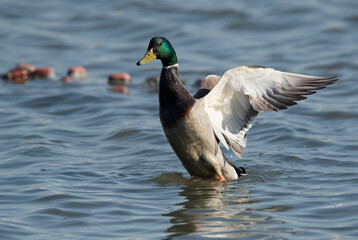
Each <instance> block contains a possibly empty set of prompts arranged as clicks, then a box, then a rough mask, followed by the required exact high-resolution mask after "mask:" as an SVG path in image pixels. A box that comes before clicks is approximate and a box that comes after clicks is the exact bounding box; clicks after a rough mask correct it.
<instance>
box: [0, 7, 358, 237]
mask: <svg viewBox="0 0 358 240" xmlns="http://www.w3.org/2000/svg"><path fill="white" fill-rule="evenodd" d="M357 9H358V4H357V2H356V1H355V0H344V1H340V2H337V1H296V2H293V1H289V2H288V1H280V0H276V1H267V2H264V1H240V2H238V1H210V2H209V1H163V0H158V1H139V0H138V1H109V0H107V1H93V0H90V1H41V0H31V1H12V0H11V1H10V0H2V1H1V8H0V29H1V31H0V52H1V56H2V57H1V58H0V70H1V71H2V72H5V71H6V70H7V69H9V68H12V67H13V66H15V64H16V63H18V62H20V61H24V62H28V63H31V64H34V65H36V66H52V67H54V68H55V71H56V73H57V76H58V77H57V78H56V79H54V80H43V81H36V82H30V83H29V84H26V85H13V84H8V83H4V82H1V83H0V186H1V188H0V238H1V239H207V238H218V239H223V238H235V239H238V238H243V239H293V238H295V239H296V238H298V239H303V238H308V239H350V238H351V239H355V238H357V237H358V217H357V216H358V190H357V184H358V173H357V172H358V171H357V170H358V159H357V153H358V134H357V133H358V125H357V120H358V112H357V109H358V97H357V90H358V88H357V84H356V82H357V79H356V75H357V72H358V60H357V59H358V45H357V39H358V12H357ZM155 35H164V36H166V37H167V38H168V39H169V40H170V41H171V42H172V44H173V46H174V47H175V49H176V51H177V53H178V57H179V64H180V74H181V77H182V78H183V79H184V80H185V81H186V85H187V87H188V88H189V89H190V91H191V92H194V91H195V89H194V87H192V83H193V82H194V80H195V79H197V78H200V77H203V76H205V75H207V74H210V73H216V74H221V73H223V72H224V71H225V70H227V69H228V68H232V67H235V66H238V65H247V64H260V65H264V66H269V67H274V68H277V69H280V70H283V71H289V72H299V73H305V74H309V75H322V76H333V75H337V76H338V77H339V79H340V81H338V82H337V83H336V84H334V85H332V86H329V87H328V88H327V89H324V90H322V91H320V92H319V93H318V94H316V95H312V96H310V97H309V99H308V100H307V101H305V102H301V103H300V104H298V105H297V106H294V107H292V108H290V109H289V110H287V111H282V112H278V113H263V114H260V116H259V118H258V119H257V120H256V122H255V125H254V127H253V128H252V129H251V130H250V132H249V134H248V147H247V149H246V150H245V153H244V157H243V159H242V160H240V159H237V158H236V156H234V154H232V153H231V152H227V151H225V153H226V155H227V156H229V157H230V159H231V160H232V161H233V162H234V163H236V164H238V165H239V166H244V167H245V168H246V170H247V171H248V173H249V175H248V176H247V177H242V178H240V179H239V180H238V181H235V182H226V183H222V182H213V181H204V180H199V181H194V182H193V181H192V182H190V181H188V179H189V175H188V173H187V172H186V171H185V170H184V168H183V167H182V165H181V163H180V161H179V160H178V159H177V157H176V156H175V154H174V153H173V151H172V150H171V148H170V146H169V144H168V143H167V140H166V139H165V136H164V134H163V131H162V129H161V126H160V122H159V117H158V97H157V94H156V93H153V91H151V90H150V89H149V88H147V87H145V86H143V85H142V82H143V81H144V80H145V79H146V78H147V77H148V76H155V75H158V74H159V71H160V67H161V65H160V63H159V62H158V61H157V62H155V63H151V64H149V65H146V66H143V67H141V68H138V67H137V66H135V63H136V61H137V60H139V58H141V57H142V56H143V54H144V52H145V50H146V48H147V44H148V41H149V39H150V38H151V37H152V36H155ZM75 65H83V66H84V67H86V68H87V69H88V71H89V73H90V76H89V77H88V78H87V79H85V80H82V81H79V82H77V83H74V84H68V85H64V84H62V83H60V81H59V78H60V77H61V76H62V75H64V74H65V73H66V71H67V69H68V68H69V67H71V66H75ZM121 71H125V72H128V73H130V74H131V75H132V84H131V86H130V88H129V93H128V94H119V93H116V92H114V91H112V90H111V89H109V88H108V86H107V76H108V75H109V74H111V73H113V72H121Z"/></svg>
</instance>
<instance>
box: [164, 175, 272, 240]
mask: <svg viewBox="0 0 358 240" xmlns="http://www.w3.org/2000/svg"><path fill="white" fill-rule="evenodd" d="M173 176H174V174H173ZM159 178H160V177H159ZM166 178H168V176H166ZM173 178H175V179H176V180H173V181H175V182H176V183H177V184H178V176H177V175H175V176H174V177H173ZM158 182H159V183H160V181H158ZM175 182H169V183H168V182H166V184H175ZM161 183H163V182H161ZM180 184H182V187H181V192H180V193H179V195H180V196H183V197H184V198H185V201H184V202H181V203H178V204H176V205H177V206H178V209H177V210H175V211H172V212H169V213H164V214H163V216H167V217H170V218H171V219H170V223H171V224H172V226H171V227H170V228H168V229H167V231H166V232H167V234H168V238H172V237H177V236H183V235H193V234H194V235H195V234H199V235H200V236H202V237H232V238H238V237H245V236H252V237H253V235H257V234H258V232H255V231H254V229H252V228H250V227H249V226H251V225H253V224H257V223H259V222H267V221H270V217H268V216H263V215H261V214H259V213H257V212H255V211H253V210H252V209H250V205H251V204H253V203H254V202H255V201H253V200H250V199H249V195H250V193H249V192H248V191H247V190H246V189H245V188H244V187H243V186H240V183H238V182H237V181H233V182H216V181H211V180H210V181H209V180H195V181H190V180H187V179H185V178H182V179H181V181H180ZM179 206H181V207H179ZM179 208H180V209H179Z"/></svg>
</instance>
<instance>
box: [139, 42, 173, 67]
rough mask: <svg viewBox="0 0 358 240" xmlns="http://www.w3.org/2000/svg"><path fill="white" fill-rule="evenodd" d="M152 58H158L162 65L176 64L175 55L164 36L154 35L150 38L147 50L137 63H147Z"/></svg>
mask: <svg viewBox="0 0 358 240" xmlns="http://www.w3.org/2000/svg"><path fill="white" fill-rule="evenodd" d="M153 59H160V60H161V61H162V64H163V66H164V67H167V66H170V65H173V64H176V63H177V62H178V61H177V55H176V53H175V51H174V48H173V47H172V45H171V44H170V42H169V41H168V39H166V38H165V37H154V38H152V39H151V40H150V42H149V46H148V49H147V52H146V53H145V55H144V57H143V58H142V59H141V60H139V61H138V62H137V65H138V66H139V65H143V64H147V63H149V62H150V61H152V60H153Z"/></svg>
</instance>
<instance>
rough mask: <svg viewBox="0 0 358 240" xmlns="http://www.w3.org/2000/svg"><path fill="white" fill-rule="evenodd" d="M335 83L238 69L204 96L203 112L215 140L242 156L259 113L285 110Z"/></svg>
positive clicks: (260, 69) (264, 70) (257, 69)
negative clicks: (205, 113)
mask: <svg viewBox="0 0 358 240" xmlns="http://www.w3.org/2000/svg"><path fill="white" fill-rule="evenodd" d="M336 80H337V79H336V78H322V77H314V76H307V75H302V74H295V73H285V72H280V71H277V70H275V69H272V68H264V67H260V66H240V67H237V68H233V69H230V70H228V71H226V72H225V73H224V74H223V76H222V77H221V78H220V80H219V82H218V83H217V84H216V86H215V87H214V88H213V89H212V90H211V91H210V92H209V93H208V94H207V95H206V96H205V97H204V103H205V111H206V112H207V113H208V115H209V118H210V121H211V123H212V126H213V129H214V132H215V135H216V136H217V137H218V139H219V140H220V141H221V142H222V143H223V145H224V146H225V147H226V148H227V149H229V147H230V148H231V149H232V150H233V151H234V152H235V153H236V155H238V156H239V157H241V155H242V152H243V148H244V147H246V132H247V131H248V130H249V129H250V128H251V127H252V124H253V122H254V120H255V119H256V116H257V114H258V113H259V112H262V111H278V110H280V109H286V108H287V106H291V105H294V104H296V102H295V101H299V100H303V99H305V97H303V96H302V95H308V94H313V93H315V92H314V91H313V90H318V89H321V88H324V86H325V85H330V84H333V83H334V82H335V81H336Z"/></svg>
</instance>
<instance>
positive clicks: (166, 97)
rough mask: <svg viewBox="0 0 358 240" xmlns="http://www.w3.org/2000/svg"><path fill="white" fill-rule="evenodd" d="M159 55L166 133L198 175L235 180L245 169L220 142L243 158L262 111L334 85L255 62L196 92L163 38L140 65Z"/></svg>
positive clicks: (282, 106) (330, 80)
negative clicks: (185, 81) (182, 78)
mask: <svg viewBox="0 0 358 240" xmlns="http://www.w3.org/2000/svg"><path fill="white" fill-rule="evenodd" d="M155 58H158V59H160V60H161V61H162V64H163V68H162V72H161V75H160V81H159V113H160V120H161V123H162V126H163V129H164V132H165V135H166V137H167V139H168V141H169V143H170V145H171V146H172V148H173V150H174V152H175V153H176V154H177V156H178V157H179V159H180V160H181V162H182V164H183V165H184V167H185V169H186V170H187V171H188V172H189V173H190V174H191V175H192V176H195V177H202V178H212V179H217V180H220V181H221V180H235V179H237V178H238V177H239V176H240V175H241V174H244V173H245V170H244V169H243V168H237V167H235V166H234V165H233V164H231V163H230V162H229V161H228V160H227V159H226V158H225V156H224V155H223V154H222V152H221V150H220V148H219V146H218V144H219V142H221V143H222V144H223V145H224V146H225V147H226V148H227V149H229V148H230V149H231V150H232V151H233V152H234V153H235V154H236V155H237V156H239V157H241V155H242V152H243V149H244V147H246V132H247V131H248V130H249V129H250V128H251V127H252V124H253V122H254V120H255V119H256V116H257V115H258V113H259V112H262V111H278V110H281V109H286V108H287V106H291V105H295V104H296V101H300V100H304V99H306V98H305V97H303V96H302V95H310V94H313V93H315V91H314V90H319V89H322V88H324V87H325V86H326V85H330V84H333V83H334V82H335V81H336V80H337V79H336V78H335V77H331V78H324V77H315V76H308V75H302V74H295V73H287V72H281V71H277V70H275V69H272V68H265V67H262V66H256V65H250V66H240V67H236V68H233V69H229V70H227V71H226V72H225V73H224V74H223V75H222V76H221V77H220V76H216V75H209V76H208V77H207V78H206V80H205V82H204V84H203V87H202V88H201V89H199V91H198V92H197V93H196V94H195V95H194V97H193V96H191V94H190V93H189V92H188V90H187V89H186V88H185V86H184V85H183V84H182V82H181V81H180V79H179V75H178V64H177V58H176V54H175V51H174V49H173V47H172V46H171V44H170V43H169V41H168V40H167V39H166V38H164V37H154V38H152V39H151V41H150V43H149V46H148V50H147V53H146V55H145V56H144V57H143V58H142V59H141V60H140V61H139V62H138V63H137V65H141V64H146V63H148V62H150V61H151V60H153V59H155Z"/></svg>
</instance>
